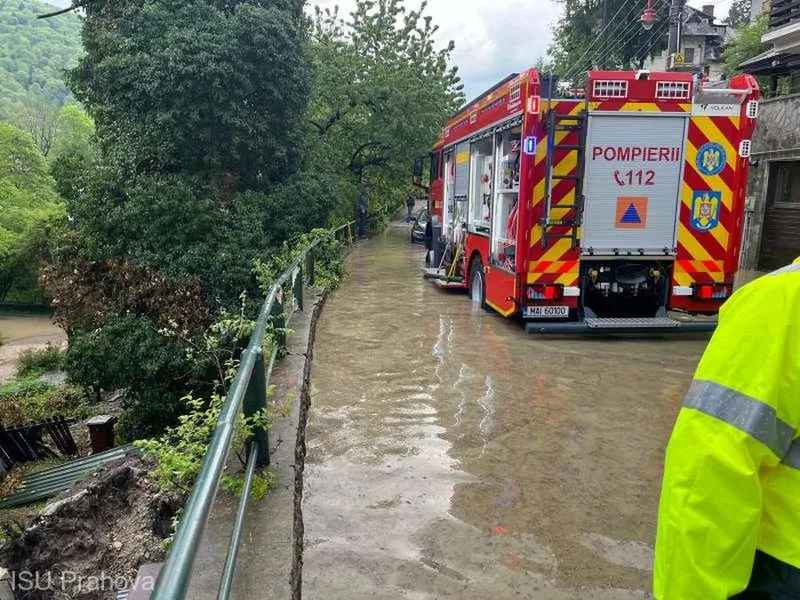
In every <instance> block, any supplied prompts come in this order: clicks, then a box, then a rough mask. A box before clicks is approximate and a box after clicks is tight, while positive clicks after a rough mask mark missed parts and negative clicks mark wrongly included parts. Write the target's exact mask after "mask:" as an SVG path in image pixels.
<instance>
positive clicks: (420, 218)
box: [411, 208, 428, 244]
mask: <svg viewBox="0 0 800 600" xmlns="http://www.w3.org/2000/svg"><path fill="white" fill-rule="evenodd" d="M427 224H428V209H427V208H423V209H421V210H420V211H419V212H418V213H417V217H416V219H414V224H413V225H412V226H411V243H412V244H424V243H425V226H426V225H427Z"/></svg>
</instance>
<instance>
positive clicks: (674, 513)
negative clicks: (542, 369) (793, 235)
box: [653, 259, 800, 600]
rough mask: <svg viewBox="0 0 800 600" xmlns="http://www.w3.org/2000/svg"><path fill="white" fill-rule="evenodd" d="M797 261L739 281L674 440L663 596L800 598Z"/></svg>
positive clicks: (663, 507)
mask: <svg viewBox="0 0 800 600" xmlns="http://www.w3.org/2000/svg"><path fill="white" fill-rule="evenodd" d="M799 428H800V259H798V260H797V261H795V264H793V265H791V266H789V267H786V268H784V269H781V270H780V271H777V272H775V273H772V274H770V275H767V276H764V277H762V278H760V279H757V280H756V281H754V282H752V283H750V284H748V285H746V286H744V287H743V288H742V289H740V290H738V291H737V292H736V293H735V294H734V295H733V296H732V297H731V298H730V299H729V300H728V302H726V303H725V305H724V306H723V307H722V311H721V312H720V319H719V326H718V328H717V331H716V332H715V333H714V336H713V338H712V339H711V342H710V343H709V345H708V348H707V349H706V352H705V354H704V355H703V358H702V359H701V361H700V364H699V366H698V368H697V372H696V374H695V379H694V381H693V382H692V385H691V387H690V389H689V392H688V394H687V396H686V399H685V401H684V405H683V407H682V409H681V411H680V414H679V415H678V420H677V423H676V424H675V429H674V430H673V432H672V437H671V439H670V441H669V445H668V447H667V454H666V460H665V466H664V480H663V486H662V491H661V502H660V506H659V515H658V532H657V534H656V551H655V566H654V578H653V593H654V596H655V598H656V600H695V599H696V600H727V599H728V598H737V599H741V600H756V599H759V600H760V599H764V600H784V599H789V598H792V599H794V598H800V431H799Z"/></svg>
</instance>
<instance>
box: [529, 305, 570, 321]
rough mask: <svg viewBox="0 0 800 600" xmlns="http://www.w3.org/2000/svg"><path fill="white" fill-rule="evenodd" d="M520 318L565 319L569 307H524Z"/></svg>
mask: <svg viewBox="0 0 800 600" xmlns="http://www.w3.org/2000/svg"><path fill="white" fill-rule="evenodd" d="M522 316H523V317H525V318H527V319H566V318H567V317H569V306H526V307H525V308H524V309H523V311H522Z"/></svg>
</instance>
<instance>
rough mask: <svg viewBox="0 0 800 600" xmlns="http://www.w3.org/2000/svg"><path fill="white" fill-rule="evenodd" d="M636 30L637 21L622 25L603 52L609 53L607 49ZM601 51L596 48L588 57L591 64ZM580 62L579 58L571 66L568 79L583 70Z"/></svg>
mask: <svg viewBox="0 0 800 600" xmlns="http://www.w3.org/2000/svg"><path fill="white" fill-rule="evenodd" d="M638 29H639V23H638V21H637V22H633V23H628V25H623V26H622V27H620V29H619V30H618V31H616V32H615V36H614V37H613V38H611V39H610V40H608V44H607V46H606V48H605V52H606V53H609V52H608V50H609V48H611V47H613V46H615V45H616V44H617V43H618V42H619V40H620V39H621V38H622V37H624V36H627V35H628V34H630V33H631V32H633V31H635V30H638ZM601 50H603V48H601V47H598V48H596V49H595V52H594V53H593V54H592V55H591V56H589V58H590V59H592V60H591V62H596V60H597V56H598V53H599V52H600V51H601ZM585 55H586V53H584V56H585ZM582 60H583V57H581V59H579V60H578V62H577V63H576V64H575V65H573V67H572V68H571V69H570V70H569V71H568V73H569V77H574V76H575V75H577V74H579V73H580V72H581V71H582V70H583V68H582V64H581V61H582ZM569 77H568V78H569Z"/></svg>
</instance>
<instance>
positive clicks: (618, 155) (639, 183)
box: [581, 113, 688, 256]
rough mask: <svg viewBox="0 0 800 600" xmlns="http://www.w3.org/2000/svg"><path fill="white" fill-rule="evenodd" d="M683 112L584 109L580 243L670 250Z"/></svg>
mask: <svg viewBox="0 0 800 600" xmlns="http://www.w3.org/2000/svg"><path fill="white" fill-rule="evenodd" d="M687 124H688V117H684V116H681V115H676V116H672V115H665V116H662V115H637V114H635V113H626V114H622V115H619V114H617V115H607V114H603V115H590V116H589V123H588V128H589V129H588V137H587V143H586V144H587V149H586V175H585V180H584V194H585V196H586V202H585V206H584V213H583V230H582V237H581V248H582V250H583V252H584V253H585V254H586V253H589V251H591V253H592V254H594V255H599V256H613V255H614V254H615V250H616V251H617V252H619V253H621V254H627V253H628V252H631V253H634V254H636V255H640V254H642V253H643V254H645V255H651V256H652V255H660V256H664V254H665V251H666V252H667V253H668V254H673V253H674V252H673V251H674V248H675V245H676V244H675V240H676V233H677V224H678V207H679V202H680V189H681V181H682V179H683V157H684V143H685V140H686V127H687Z"/></svg>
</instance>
